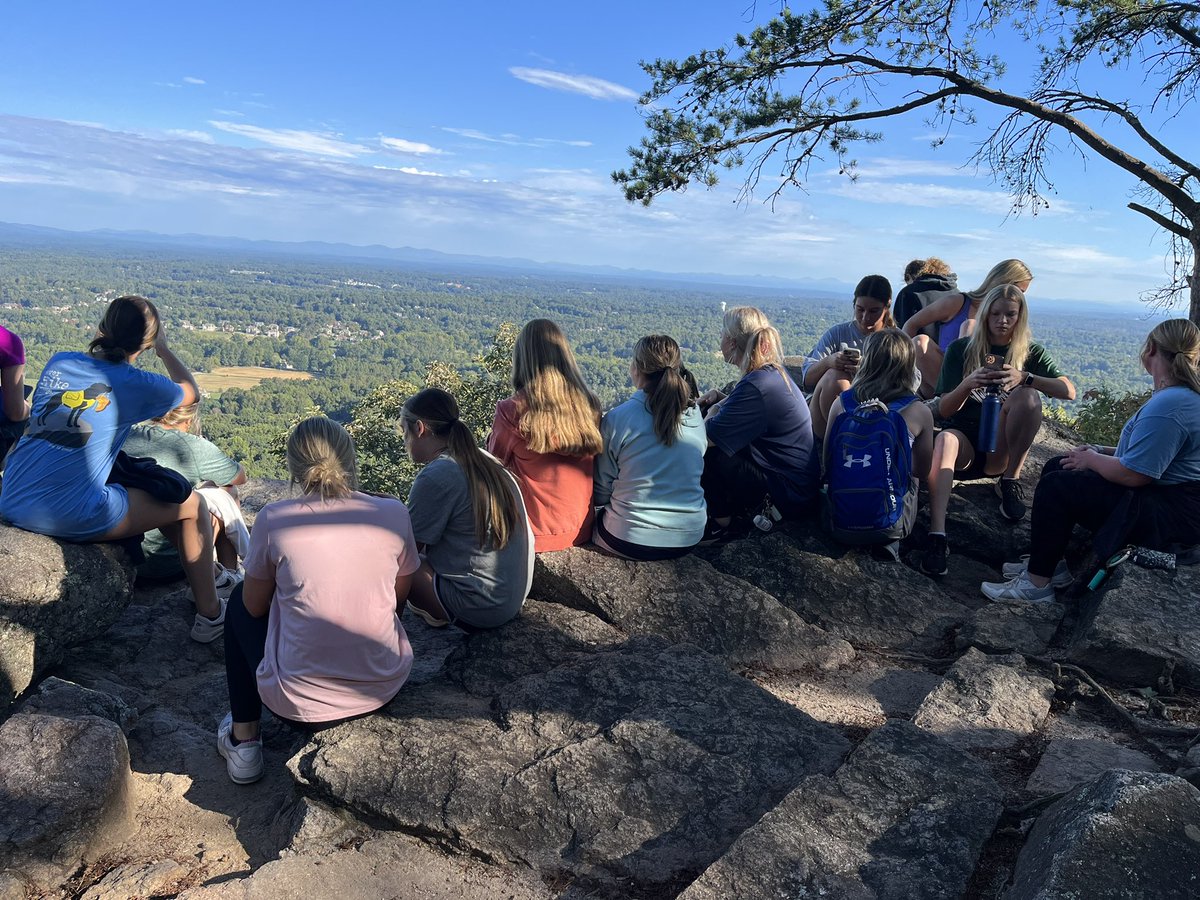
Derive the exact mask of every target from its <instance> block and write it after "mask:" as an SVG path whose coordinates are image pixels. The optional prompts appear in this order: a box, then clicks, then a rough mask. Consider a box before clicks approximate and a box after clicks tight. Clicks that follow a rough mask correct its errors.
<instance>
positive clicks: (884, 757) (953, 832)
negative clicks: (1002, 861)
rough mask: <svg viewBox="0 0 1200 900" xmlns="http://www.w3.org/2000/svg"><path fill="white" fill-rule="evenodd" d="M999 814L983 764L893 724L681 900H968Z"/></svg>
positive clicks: (762, 825)
mask: <svg viewBox="0 0 1200 900" xmlns="http://www.w3.org/2000/svg"><path fill="white" fill-rule="evenodd" d="M1001 809H1002V793H1001V791H1000V788H999V787H998V786H997V785H996V783H995V782H994V781H993V780H992V778H991V777H990V776H989V775H988V773H987V770H986V769H985V768H984V767H983V765H982V764H981V763H979V762H978V761H977V760H975V759H973V758H971V757H970V756H968V755H966V754H965V753H962V752H961V751H959V750H955V749H954V748H952V747H951V746H949V745H948V744H946V743H945V742H944V741H942V740H940V739H939V738H936V737H934V736H933V735H931V734H928V733H927V732H924V731H922V730H920V729H919V728H916V727H914V726H913V725H910V724H908V723H906V722H893V723H890V724H888V725H885V726H883V727H882V728H878V729H876V730H875V731H873V732H872V733H871V734H870V735H869V736H868V737H867V738H866V740H864V741H863V742H862V743H861V744H860V745H859V746H858V748H857V749H856V750H855V751H854V753H853V754H851V756H850V758H849V759H848V760H847V761H846V763H845V764H844V765H843V766H842V767H841V768H840V769H838V771H837V773H836V774H835V775H833V776H832V777H825V776H813V777H812V778H808V779H806V780H805V781H804V782H803V784H801V785H800V786H799V787H798V788H796V790H794V791H792V793H791V794H789V795H788V796H787V797H786V798H785V799H784V800H783V802H782V803H780V804H779V805H778V806H776V807H775V808H774V809H773V810H771V811H770V812H768V813H767V814H766V815H765V816H763V818H762V819H761V820H760V821H759V822H758V823H757V824H756V825H754V826H753V827H751V828H750V829H749V830H747V831H746V832H745V833H743V834H742V836H741V837H739V838H738V839H737V840H736V841H735V842H734V844H733V846H731V847H730V848H729V850H728V851H727V852H726V853H725V855H724V856H722V857H721V858H720V859H719V860H718V861H717V862H715V863H713V865H711V866H710V867H709V868H708V869H707V871H705V872H704V874H703V875H701V876H700V878H698V879H697V880H696V881H695V882H694V883H693V884H692V885H691V886H690V887H689V888H688V889H687V890H686V891H684V892H683V893H682V894H681V895H680V900H726V898H731V897H746V898H759V897H762V898H766V897H840V898H862V900H868V898H870V900H875V898H880V900H882V898H895V900H916V898H933V897H938V898H954V897H959V896H961V895H962V893H963V891H964V889H965V888H966V885H967V882H968V881H970V879H971V874H972V873H973V872H974V870H975V865H976V862H977V860H978V858H979V853H980V849H981V848H982V847H983V844H984V842H985V841H986V840H987V839H988V838H989V837H990V836H991V833H992V830H993V829H994V827H995V825H996V821H997V820H998V819H999V816H1000V811H1001Z"/></svg>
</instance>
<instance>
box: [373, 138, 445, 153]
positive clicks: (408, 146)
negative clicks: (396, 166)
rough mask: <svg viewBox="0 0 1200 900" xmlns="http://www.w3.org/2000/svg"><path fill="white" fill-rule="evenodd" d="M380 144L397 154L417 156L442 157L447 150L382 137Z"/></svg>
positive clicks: (400, 139) (415, 142)
mask: <svg viewBox="0 0 1200 900" xmlns="http://www.w3.org/2000/svg"><path fill="white" fill-rule="evenodd" d="M379 143H380V144H382V145H383V146H384V147H386V148H387V149H388V150H393V151H395V152H396V153H411V154H413V155H416V156H441V155H442V154H443V153H445V152H446V151H445V150H439V149H438V148H437V147H433V146H430V145H429V144H422V143H420V142H419V141H406V140H404V138H394V137H382V136H381V137H380V138H379Z"/></svg>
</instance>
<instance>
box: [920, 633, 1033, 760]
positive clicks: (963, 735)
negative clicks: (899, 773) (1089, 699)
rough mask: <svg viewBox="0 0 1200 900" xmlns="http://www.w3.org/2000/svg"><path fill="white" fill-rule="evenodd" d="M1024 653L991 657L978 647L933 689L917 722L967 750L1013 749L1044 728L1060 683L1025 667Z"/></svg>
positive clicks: (952, 668)
mask: <svg viewBox="0 0 1200 900" xmlns="http://www.w3.org/2000/svg"><path fill="white" fill-rule="evenodd" d="M1021 662H1022V660H1021V658H1020V657H1019V656H1018V657H995V658H993V657H988V656H985V655H984V654H982V653H980V652H979V651H978V650H976V649H974V648H972V649H970V650H968V651H967V652H966V653H964V654H963V655H962V656H961V657H959V659H958V661H957V662H955V663H954V665H953V666H951V667H950V669H949V671H947V672H946V677H945V678H944V679H943V680H942V683H941V684H939V685H938V686H937V687H936V688H934V689H933V690H932V691H930V692H929V694H928V696H926V697H925V700H924V701H923V702H922V703H921V708H920V709H918V710H917V714H916V716H914V717H913V722H914V723H915V724H916V725H917V726H918V727H920V728H924V729H926V730H927V731H931V732H933V733H934V734H937V735H939V736H940V737H942V738H943V739H945V740H946V741H948V742H949V743H951V744H953V745H954V746H956V747H959V748H961V749H964V750H966V749H972V748H978V749H988V750H999V749H1004V748H1006V747H1011V746H1013V745H1014V744H1017V743H1019V742H1020V741H1022V740H1024V739H1025V738H1027V737H1029V736H1030V735H1031V734H1033V733H1034V732H1035V731H1037V730H1038V729H1039V728H1041V727H1042V725H1043V724H1044V723H1045V721H1046V717H1047V716H1049V715H1050V701H1051V700H1052V699H1053V697H1054V685H1053V683H1051V681H1050V680H1049V679H1048V678H1042V677H1041V676H1039V675H1032V674H1030V673H1028V672H1025V671H1023V670H1022V669H1020V668H1019V666H1020V664H1021Z"/></svg>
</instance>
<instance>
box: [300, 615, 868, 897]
mask: <svg viewBox="0 0 1200 900" xmlns="http://www.w3.org/2000/svg"><path fill="white" fill-rule="evenodd" d="M529 606H531V607H532V609H531V610H530V612H531V613H533V615H529V616H523V617H522V618H521V619H519V620H518V621H516V622H514V623H512V624H511V625H509V626H506V627H505V628H504V629H501V631H500V632H499V633H498V634H489V635H480V636H478V637H472V638H471V639H470V640H469V641H468V642H467V644H466V645H465V647H464V650H463V651H462V653H461V654H456V655H455V656H454V657H452V658H451V659H450V660H449V661H448V664H447V665H448V669H449V670H450V671H451V673H452V674H453V677H454V681H455V682H457V683H456V684H449V683H439V684H434V683H431V684H427V685H423V686H421V687H418V688H415V689H414V690H412V691H401V693H400V695H399V696H398V697H397V699H396V700H395V701H393V702H392V703H391V704H390V705H389V706H388V708H387V709H386V711H385V712H384V713H382V714H379V715H376V716H373V717H370V718H367V719H362V720H359V721H356V722H352V723H347V724H346V725H343V726H340V727H338V728H336V729H332V730H330V731H327V732H322V733H321V734H318V735H316V736H315V737H314V739H313V740H312V741H311V742H310V743H309V744H308V745H307V746H305V747H304V748H302V750H301V751H300V753H299V754H297V755H296V756H295V757H293V759H292V760H291V761H290V762H289V764H288V765H289V767H290V768H291V769H292V771H293V773H294V774H295V776H296V778H297V780H298V781H300V782H301V784H302V785H303V786H304V787H305V789H306V790H307V791H308V792H309V793H312V794H315V795H317V796H318V797H324V798H327V799H329V800H331V801H333V802H335V803H339V804H344V805H346V806H348V807H350V808H351V809H353V810H355V811H357V812H358V813H360V814H366V815H369V816H373V817H377V818H381V819H384V820H386V821H388V822H390V823H391V824H392V825H393V826H394V827H396V828H398V829H399V830H401V831H404V832H408V833H411V834H419V835H424V836H428V837H429V838H430V839H433V840H435V841H437V842H439V843H441V844H443V845H445V846H448V847H454V848H456V849H457V850H459V851H460V852H469V853H472V854H474V855H475V856H477V857H479V858H483V859H489V860H495V861H506V862H510V863H517V864H521V865H527V866H530V867H532V868H534V869H535V870H536V871H537V872H538V873H539V874H540V875H541V876H542V877H543V878H547V877H549V878H558V877H561V878H568V879H571V880H572V881H573V882H574V884H575V885H576V886H577V887H579V889H581V890H585V891H586V890H592V891H595V892H597V893H598V894H600V895H604V896H619V895H624V894H627V893H628V892H630V891H631V890H635V889H636V890H638V891H642V892H651V893H654V892H657V893H667V892H669V891H670V890H677V889H678V888H679V887H682V885H683V884H685V883H686V882H687V881H689V880H690V879H691V878H693V877H694V876H695V875H696V874H697V873H698V872H699V871H701V870H702V869H703V868H705V867H706V866H707V865H708V864H709V863H710V862H712V861H713V860H714V859H716V858H717V856H719V855H720V853H721V852H722V851H723V850H724V848H725V847H726V846H727V845H728V844H729V843H730V841H732V840H733V839H734V838H735V837H736V836H737V834H738V833H739V832H740V831H741V830H742V829H744V828H745V827H746V826H748V825H749V824H751V823H752V822H753V821H755V820H756V819H757V818H758V817H759V816H760V815H761V814H762V813H763V812H765V811H766V810H767V809H769V808H770V807H771V806H772V805H773V804H774V802H775V801H776V800H778V798H780V797H782V796H783V795H784V794H786V793H787V792H788V791H789V790H791V789H792V788H793V787H795V786H796V784H798V783H799V782H800V780H801V779H803V778H804V777H805V776H807V775H811V774H816V773H829V772H832V771H833V770H834V769H835V768H836V767H837V765H838V764H839V763H840V762H841V760H842V758H843V757H844V756H845V754H846V752H847V751H848V749H849V745H848V743H847V742H846V740H845V739H844V738H843V737H841V736H840V735H839V734H838V733H837V732H836V731H834V730H833V729H831V728H829V727H828V726H824V725H821V724H819V723H816V722H814V721H813V720H812V719H810V718H809V717H808V716H806V715H804V714H803V713H800V712H798V711H796V710H794V709H791V708H790V707H788V706H786V705H785V704H783V703H781V702H779V701H778V700H776V699H774V698H773V697H771V696H770V695H769V694H767V693H766V692H764V691H762V690H761V689H759V688H757V687H755V686H754V685H753V684H751V683H750V682H748V681H746V680H745V679H742V678H739V677H737V676H735V675H732V674H730V673H729V671H728V670H727V669H726V668H725V666H724V665H723V664H722V663H720V662H719V661H718V660H716V659H715V658H713V657H711V656H709V655H707V654H705V653H702V652H700V651H699V650H696V649H695V648H692V647H686V646H674V647H671V646H667V645H666V644H664V643H663V642H662V641H661V640H659V639H654V638H633V639H631V640H628V641H626V642H625V643H622V644H620V645H618V646H616V647H615V648H614V649H598V650H597V649H594V648H593V647H591V646H589V638H588V637H587V634H588V631H587V629H586V627H584V626H583V622H584V621H585V620H584V619H583V618H581V617H582V616H583V614H581V613H577V612H573V611H571V610H566V609H562V608H559V607H555V606H553V605H545V604H543V605H541V608H540V610H539V608H538V607H539V605H538V604H536V603H533V604H529ZM560 622H561V623H562V626H563V629H562V630H563V632H564V633H563V634H562V635H561V636H560V637H559V638H558V639H557V640H558V642H557V644H555V642H554V640H552V639H551V638H550V636H549V635H548V634H547V632H548V631H553V630H555V629H556V627H557V625H558V623H560ZM606 627H607V626H602V627H601V629H599V630H600V631H601V634H594V633H593V634H592V639H594V638H599V637H603V636H604V635H606V634H607V633H606V632H603V628H606ZM610 631H611V629H610ZM581 632H582V635H583V636H580V635H581ZM508 647H528V648H531V649H533V648H540V653H534V654H533V655H534V657H535V659H534V660H533V661H532V662H531V663H526V664H524V665H523V664H522V662H521V661H520V660H512V659H511V658H510V654H509V653H508V652H506V649H505V648H508ZM547 647H550V648H551V649H550V650H547V649H546V648H547ZM479 691H482V693H478V692H479ZM714 723H720V724H719V727H714Z"/></svg>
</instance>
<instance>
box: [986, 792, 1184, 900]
mask: <svg viewBox="0 0 1200 900" xmlns="http://www.w3.org/2000/svg"><path fill="white" fill-rule="evenodd" d="M1197 896H1200V790H1197V789H1196V788H1195V787H1193V786H1192V785H1190V784H1188V782H1186V781H1184V780H1183V779H1182V778H1176V777H1175V776H1173V775H1161V774H1153V773H1149V772H1126V771H1120V770H1118V771H1112V772H1107V773H1106V774H1104V775H1102V776H1100V778H1098V779H1097V780H1096V781H1093V782H1092V783H1090V784H1088V785H1085V786H1083V787H1080V788H1077V789H1075V790H1074V791H1072V792H1071V793H1070V794H1068V795H1067V796H1066V797H1063V798H1062V799H1061V800H1059V801H1058V802H1057V803H1055V804H1054V805H1053V806H1051V807H1050V808H1049V809H1048V810H1046V811H1045V812H1044V813H1042V815H1041V816H1039V817H1038V820H1037V822H1036V823H1035V824H1034V826H1033V829H1032V830H1031V831H1030V832H1029V838H1028V839H1027V840H1026V841H1025V846H1024V848H1022V850H1021V855H1020V856H1019V857H1018V858H1017V867H1016V871H1015V873H1014V875H1013V884H1012V887H1011V888H1010V889H1009V891H1008V893H1007V894H1006V895H1005V897H1006V900H1035V898H1037V900H1042V898H1051V897H1079V898H1085V897H1086V898H1087V900H1118V898H1119V900H1127V898H1132V897H1154V898H1155V900H1173V898H1177V900H1185V898H1194V897H1197Z"/></svg>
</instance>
